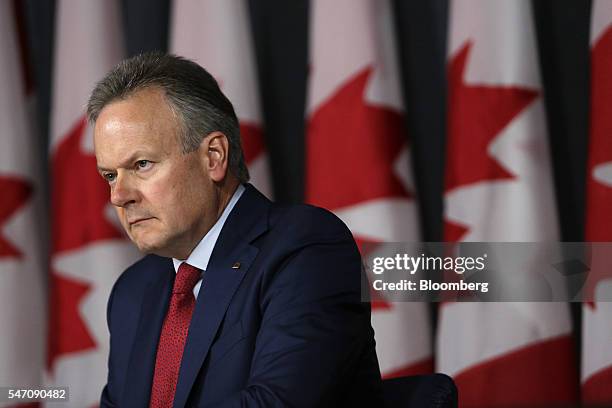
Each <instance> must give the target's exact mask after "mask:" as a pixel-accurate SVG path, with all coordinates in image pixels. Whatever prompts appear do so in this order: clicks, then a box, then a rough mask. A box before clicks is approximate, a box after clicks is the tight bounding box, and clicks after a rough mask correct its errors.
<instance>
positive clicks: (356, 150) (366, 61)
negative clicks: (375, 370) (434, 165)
mask: <svg viewBox="0 0 612 408" xmlns="http://www.w3.org/2000/svg"><path fill="white" fill-rule="evenodd" d="M311 8H312V9H311V10H312V15H311V33H310V44H311V53H310V59H311V70H310V83H309V100H308V130H307V141H306V149H307V151H306V198H307V201H308V202H310V203H312V204H316V205H319V206H322V207H325V208H327V209H329V210H332V211H333V212H334V213H335V214H336V215H338V217H340V218H341V219H342V220H343V221H344V222H345V223H346V224H347V225H348V226H349V228H350V229H351V231H352V232H353V234H354V236H355V238H356V239H357V241H358V243H360V244H361V243H365V242H374V243H378V242H411V241H412V242H413V241H418V240H419V234H418V231H419V224H418V218H417V208H416V202H415V199H414V194H413V191H414V188H413V183H412V180H411V175H410V170H409V169H410V163H409V162H410V154H409V149H408V143H407V137H406V131H405V128H404V119H403V115H402V112H403V110H404V107H403V104H402V99H401V95H400V86H399V76H398V66H397V65H398V63H397V58H396V49H395V40H394V37H393V25H392V19H391V4H390V2H388V1H386V0H385V1H376V2H373V1H370V0H358V1H357V0H336V1H326V0H315V1H313V2H312V3H311ZM372 325H373V327H374V330H375V332H376V343H377V344H376V348H377V353H378V358H379V363H380V367H381V372H382V374H383V376H385V377H395V376H403V375H409V374H415V373H423V372H431V370H432V368H433V363H432V354H431V353H432V350H431V334H430V324H429V317H428V313H427V306H426V305H425V304H422V303H401V302H400V303H391V302H386V301H385V300H384V299H379V301H376V302H374V303H373V313H372Z"/></svg>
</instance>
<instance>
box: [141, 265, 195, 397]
mask: <svg viewBox="0 0 612 408" xmlns="http://www.w3.org/2000/svg"><path fill="white" fill-rule="evenodd" d="M199 279H200V270H199V269H198V268H196V267H194V266H191V265H189V264H187V263H185V262H183V263H182V264H181V266H179V269H178V272H177V274H176V278H175V279H174V287H173V288H172V298H171V299H170V307H169V308H168V313H167V314H166V318H165V319H164V324H163V326H162V331H161V335H160V337H159V344H158V345H157V357H156V359H155V375H154V376H153V388H152V390H151V401H150V403H149V406H150V407H151V408H166V407H172V402H173V401H174V393H175V391H176V382H177V380H178V375H179V368H180V367H181V358H182V357H183V349H184V348H185V341H186V340H187V332H188V330H189V323H190V322H191V314H192V313H193V308H194V306H195V297H194V296H193V287H194V286H195V284H196V283H197V282H198V280H199Z"/></svg>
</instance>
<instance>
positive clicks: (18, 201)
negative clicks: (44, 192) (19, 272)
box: [0, 176, 32, 259]
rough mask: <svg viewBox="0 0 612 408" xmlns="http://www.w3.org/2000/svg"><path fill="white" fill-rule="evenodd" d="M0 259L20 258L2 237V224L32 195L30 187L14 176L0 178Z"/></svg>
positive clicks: (16, 250) (17, 251)
mask: <svg viewBox="0 0 612 408" xmlns="http://www.w3.org/2000/svg"><path fill="white" fill-rule="evenodd" d="M0 191H1V192H2V200H0V259H1V258H9V257H12V258H17V259H20V258H21V257H22V253H21V252H20V251H19V250H18V249H17V248H16V247H15V246H14V245H13V244H11V243H10V242H9V240H8V239H7V238H5V237H3V236H2V234H1V231H2V228H3V227H4V224H5V223H6V222H7V221H8V220H9V218H11V216H13V214H15V212H16V211H17V210H19V209H20V208H21V207H23V205H24V204H25V203H26V202H27V200H28V199H29V198H30V196H31V195H32V185H31V184H30V183H28V182H27V181H24V180H23V179H21V178H17V177H14V176H0Z"/></svg>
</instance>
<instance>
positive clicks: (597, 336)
mask: <svg viewBox="0 0 612 408" xmlns="http://www.w3.org/2000/svg"><path fill="white" fill-rule="evenodd" d="M591 15H592V21H591V140H590V152H589V164H588V179H587V220H586V222H587V229H586V239H587V240H588V241H612V213H611V212H610V208H612V137H611V136H612V105H611V104H612V77H611V76H610V73H611V72H612V3H610V2H609V1H605V0H603V1H602V0H595V1H594V2H593V9H592V13H591ZM600 291H606V293H608V294H609V293H611V292H612V282H611V281H609V280H608V281H604V282H601V283H600V284H599V285H598V287H597V288H596V292H595V300H596V299H597V293H602V292H600ZM582 330H583V341H582V376H581V377H582V400H583V401H584V402H585V403H589V404H612V387H611V386H610V384H612V303H608V302H588V303H585V304H584V306H583V320H582Z"/></svg>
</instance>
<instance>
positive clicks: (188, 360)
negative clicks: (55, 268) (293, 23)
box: [88, 54, 380, 407]
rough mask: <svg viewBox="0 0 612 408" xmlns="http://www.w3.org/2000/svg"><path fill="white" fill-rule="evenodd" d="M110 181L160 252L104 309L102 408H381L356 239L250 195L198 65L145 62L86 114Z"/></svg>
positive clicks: (120, 74)
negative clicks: (106, 345) (106, 353)
mask: <svg viewBox="0 0 612 408" xmlns="http://www.w3.org/2000/svg"><path fill="white" fill-rule="evenodd" d="M88 117H89V120H90V121H91V122H92V123H93V124H94V146H95V153H96V159H97V164H98V170H99V172H100V175H101V176H102V177H103V178H104V179H105V180H106V181H107V182H108V184H109V186H110V200H111V203H112V204H113V205H114V206H115V208H116V210H117V214H118V216H119V219H120V220H121V223H122V225H123V227H124V228H125V230H126V232H127V234H128V235H129V237H130V239H131V240H132V241H133V242H134V243H135V244H136V245H137V246H138V248H139V249H140V250H141V251H142V252H144V253H147V254H149V255H148V256H146V257H145V258H143V259H142V260H141V261H139V262H137V263H136V264H134V265H133V266H132V267H130V268H129V269H128V270H126V271H125V272H124V273H123V274H122V276H121V277H120V278H119V279H118V281H117V283H116V284H115V286H114V288H113V291H112V293H111V296H110V299H109V302H108V325H109V330H110V334H111V340H110V342H111V344H110V357H109V373H108V383H107V384H106V386H105V388H104V390H103V392H102V399H101V406H103V407H110V406H120V407H142V406H151V407H169V406H175V407H182V406H215V407H230V406H231V407H238V406H241V407H273V406H302V407H315V406H330V407H336V406H366V405H367V406H379V405H380V373H379V369H378V362H377V359H376V353H375V348H374V338H373V331H372V328H371V325H370V307H369V304H368V303H367V302H365V303H363V302H361V299H360V294H361V280H362V279H364V278H363V275H362V273H361V261H360V257H359V253H358V250H357V248H356V246H355V243H354V241H353V239H352V236H351V234H350V232H349V231H348V229H347V228H346V227H345V226H344V224H342V222H341V221H339V220H338V219H337V218H336V217H335V216H334V215H332V214H331V213H329V212H326V211H324V210H321V209H318V208H315V207H310V206H305V205H302V206H287V207H282V206H278V205H275V204H273V203H271V202H270V201H269V200H267V199H266V198H265V197H264V196H262V195H261V194H260V193H259V192H258V191H257V190H256V189H255V188H254V187H252V186H251V185H249V184H246V183H247V181H248V178H249V176H248V171H247V169H246V166H245V164H244V158H243V154H242V150H241V146H240V135H239V127H238V121H237V119H236V115H235V113H234V110H233V107H232V105H231V103H230V102H229V101H228V100H227V99H226V98H225V96H224V95H223V94H222V93H221V91H220V90H219V88H218V86H217V83H216V82H215V81H214V79H213V78H212V77H211V76H210V75H209V74H208V72H206V71H205V70H204V69H203V68H202V67H200V66H198V65H197V64H195V63H193V62H191V61H188V60H186V59H183V58H180V57H176V56H170V55H162V54H145V55H140V56H137V57H134V58H131V59H129V60H126V61H123V62H122V63H120V64H119V65H118V66H117V67H115V68H114V69H113V70H112V71H111V72H110V73H109V74H107V76H106V77H105V78H104V79H103V80H102V81H101V82H99V83H98V85H97V86H96V88H95V89H94V91H93V93H92V95H91V98H90V100H89V103H88Z"/></svg>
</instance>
